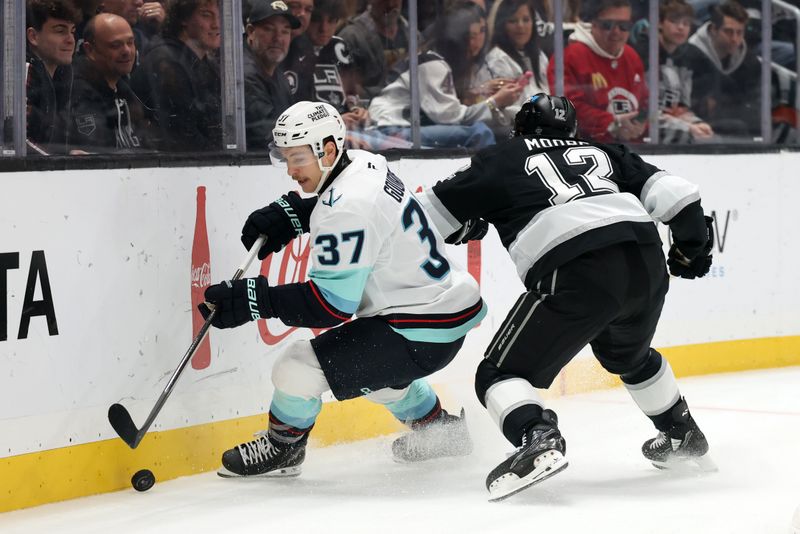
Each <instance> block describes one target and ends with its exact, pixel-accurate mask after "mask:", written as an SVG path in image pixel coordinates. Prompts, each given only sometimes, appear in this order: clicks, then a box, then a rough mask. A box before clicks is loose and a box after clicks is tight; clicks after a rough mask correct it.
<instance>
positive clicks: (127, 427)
mask: <svg viewBox="0 0 800 534" xmlns="http://www.w3.org/2000/svg"><path fill="white" fill-rule="evenodd" d="M266 239H267V238H266V236H264V235H262V236H261V237H259V238H258V239H257V240H256V242H255V243H253V246H252V247H250V250H249V251H248V253H247V257H246V258H245V260H244V261H243V262H242V264H241V265H240V266H239V268H238V269H237V270H236V272H235V273H234V275H233V277H232V278H231V280H239V279H240V278H241V277H242V276H243V275H244V273H245V271H247V268H248V267H250V264H251V263H253V259H255V257H256V255H257V254H258V251H259V250H260V249H261V247H262V246H263V245H264V241H265V240H266ZM216 315H217V310H216V309H213V310H211V313H210V314H209V315H208V317H206V321H205V322H204V323H203V326H202V327H200V330H199V331H198V332H197V335H196V336H195V337H194V339H193V340H192V343H191V345H189V348H188V349H187V351H186V354H184V355H183V358H182V359H181V361H180V363H179V364H178V367H177V368H176V369H175V371H174V372H173V373H172V376H170V378H169V380H168V381H167V385H166V387H164V391H163V392H161V395H160V396H159V397H158V400H157V401H156V403H155V405H154V406H153V409H152V410H150V415H148V416H147V419H146V420H145V422H144V424H143V425H142V428H139V429H137V428H136V425H135V424H134V423H133V419H132V418H131V416H130V413H129V412H128V410H127V409H125V407H124V406H122V405H121V404H113V405H112V406H111V407H110V408H109V409H108V420H109V422H110V423H111V426H112V427H114V430H115V431H116V432H117V434H118V435H119V437H120V438H122V440H123V441H125V443H127V444H128V446H129V447H130V448H131V449H135V448H136V447H137V446H138V445H139V443H140V442H141V441H142V438H144V436H145V434H146V433H147V430H148V429H149V428H150V425H152V424H153V421H155V419H156V416H157V415H158V413H159V412H160V411H161V408H162V407H163V406H164V403H165V402H167V399H168V398H169V396H170V394H171V393H172V389H173V388H174V387H175V384H176V383H177V381H178V378H180V376H181V373H183V370H184V369H185V368H186V365H187V364H188V363H189V360H191V359H192V356H193V355H194V353H195V351H196V350H197V347H199V346H200V343H202V342H203V339H205V337H206V334H208V329H209V328H211V322H212V321H213V320H214V317H215V316H216Z"/></svg>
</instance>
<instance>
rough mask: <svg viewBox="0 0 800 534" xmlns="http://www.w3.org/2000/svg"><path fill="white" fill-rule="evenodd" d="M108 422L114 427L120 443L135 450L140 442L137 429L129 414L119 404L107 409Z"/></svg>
mask: <svg viewBox="0 0 800 534" xmlns="http://www.w3.org/2000/svg"><path fill="white" fill-rule="evenodd" d="M108 422H109V423H111V426H112V427H114V430H115V431H116V432H117V434H118V435H119V437H121V438H122V441H124V442H125V443H127V444H128V447H130V448H131V449H135V448H136V447H137V446H138V445H139V441H141V439H142V438H141V437H139V429H138V428H136V425H135V424H133V419H131V414H129V413H128V410H126V409H125V407H124V406H123V405H121V404H112V405H111V406H109V408H108Z"/></svg>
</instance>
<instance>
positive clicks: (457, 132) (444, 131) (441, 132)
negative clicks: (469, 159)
mask: <svg viewBox="0 0 800 534" xmlns="http://www.w3.org/2000/svg"><path fill="white" fill-rule="evenodd" d="M378 130H379V131H380V132H381V133H382V134H384V135H387V136H392V137H400V138H402V139H405V140H407V141H410V140H411V128H409V127H405V126H379V127H378ZM419 131H420V142H421V143H422V146H423V147H425V148H458V147H465V148H484V147H487V146H491V145H493V144H495V138H494V133H492V130H491V129H490V128H489V127H488V126H486V125H485V124H484V123H482V122H476V123H475V124H469V125H462V124H432V125H430V126H422V127H420V129H419Z"/></svg>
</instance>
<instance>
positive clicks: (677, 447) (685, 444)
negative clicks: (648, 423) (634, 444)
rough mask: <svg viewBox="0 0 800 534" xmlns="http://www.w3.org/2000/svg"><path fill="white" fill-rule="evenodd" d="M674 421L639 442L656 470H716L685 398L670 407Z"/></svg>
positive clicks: (706, 443) (704, 438) (706, 444)
mask: <svg viewBox="0 0 800 534" xmlns="http://www.w3.org/2000/svg"><path fill="white" fill-rule="evenodd" d="M673 418H674V420H675V422H674V423H673V424H672V426H671V427H670V428H669V430H668V431H666V432H664V431H659V433H658V435H657V436H656V437H655V438H652V439H648V440H647V441H645V442H644V444H643V445H642V454H643V455H644V457H645V458H647V459H648V460H650V462H651V463H652V464H653V465H654V466H656V467H658V468H659V469H670V470H697V469H700V470H701V471H716V470H717V466H716V464H714V461H713V460H712V459H711V457H710V455H709V454H708V441H707V440H706V437H705V435H703V432H702V431H701V430H700V428H699V427H698V426H697V423H696V422H695V421H694V418H692V415H691V414H690V413H689V408H688V406H687V405H686V401H685V400H683V399H681V401H680V402H679V403H678V404H677V405H675V407H674V408H673Z"/></svg>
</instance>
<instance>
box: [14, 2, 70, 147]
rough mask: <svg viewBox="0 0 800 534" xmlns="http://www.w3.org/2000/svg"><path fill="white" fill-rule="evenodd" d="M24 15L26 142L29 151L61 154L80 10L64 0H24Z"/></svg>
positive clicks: (63, 145)
mask: <svg viewBox="0 0 800 534" xmlns="http://www.w3.org/2000/svg"><path fill="white" fill-rule="evenodd" d="M26 18H27V21H26V26H27V29H26V30H25V36H26V39H27V50H26V53H27V83H26V89H27V91H26V94H27V139H28V144H29V146H30V148H31V153H39V154H41V155H48V154H64V153H65V152H66V141H67V140H66V130H67V123H68V120H69V118H68V112H69V101H70V94H71V92H72V55H73V54H74V53H75V24H77V23H78V22H79V19H80V14H79V13H78V11H77V10H76V9H75V8H74V7H73V6H72V4H71V3H70V2H68V1H67V0H28V3H27V13H26Z"/></svg>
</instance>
